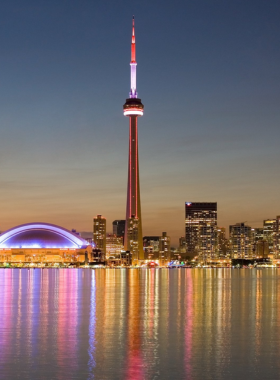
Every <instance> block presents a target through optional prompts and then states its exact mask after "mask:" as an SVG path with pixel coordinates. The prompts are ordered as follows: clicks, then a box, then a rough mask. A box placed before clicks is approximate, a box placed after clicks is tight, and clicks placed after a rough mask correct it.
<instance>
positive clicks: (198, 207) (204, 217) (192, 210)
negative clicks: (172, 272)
mask: <svg viewBox="0 0 280 380" xmlns="http://www.w3.org/2000/svg"><path fill="white" fill-rule="evenodd" d="M185 232H186V255H188V256H189V257H191V258H192V257H194V256H196V255H200V256H201V257H202V258H204V259H206V258H213V257H215V255H216V253H217V202H186V203H185Z"/></svg>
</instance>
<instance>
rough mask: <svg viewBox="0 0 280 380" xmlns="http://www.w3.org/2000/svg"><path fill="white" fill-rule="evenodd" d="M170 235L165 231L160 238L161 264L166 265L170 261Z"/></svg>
mask: <svg viewBox="0 0 280 380" xmlns="http://www.w3.org/2000/svg"><path fill="white" fill-rule="evenodd" d="M170 255H171V250H170V236H167V233H166V232H163V233H162V235H161V236H160V238H159V262H160V265H166V264H167V263H168V262H169V261H170Z"/></svg>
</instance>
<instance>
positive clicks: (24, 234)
mask: <svg viewBox="0 0 280 380" xmlns="http://www.w3.org/2000/svg"><path fill="white" fill-rule="evenodd" d="M91 251H92V246H91V244H90V243H89V242H88V241H86V240H84V239H82V238H81V237H80V236H79V235H77V234H75V233H73V232H71V231H68V230H66V229H65V228H63V227H59V226H56V225H54V224H48V223H29V224H22V225H20V226H16V227H14V228H11V229H10V230H7V231H5V232H3V233H2V234H1V235H0V261H14V262H26V261H27V262H28V261H29V262H30V261H36V262H38V261H41V262H42V261H43V262H44V261H46V262H50V261H59V262H61V261H63V262H67V261H70V262H72V261H84V260H85V254H86V253H91ZM9 256H10V257H9ZM1 259H2V260H1Z"/></svg>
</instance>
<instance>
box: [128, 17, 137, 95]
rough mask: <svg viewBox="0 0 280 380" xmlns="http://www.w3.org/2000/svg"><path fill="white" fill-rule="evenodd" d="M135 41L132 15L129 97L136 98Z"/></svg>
mask: <svg viewBox="0 0 280 380" xmlns="http://www.w3.org/2000/svg"><path fill="white" fill-rule="evenodd" d="M136 66H137V63H136V43H135V27H134V16H133V17H132V37H131V61H130V84H131V86H130V93H129V97H130V98H137V91H136Z"/></svg>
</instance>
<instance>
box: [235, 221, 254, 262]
mask: <svg viewBox="0 0 280 380" xmlns="http://www.w3.org/2000/svg"><path fill="white" fill-rule="evenodd" d="M229 239H230V250H231V256H232V258H233V259H251V258H252V257H253V250H252V245H253V244H252V243H253V239H252V228H251V227H250V226H247V225H246V224H245V223H236V224H234V225H230V226H229Z"/></svg>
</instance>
